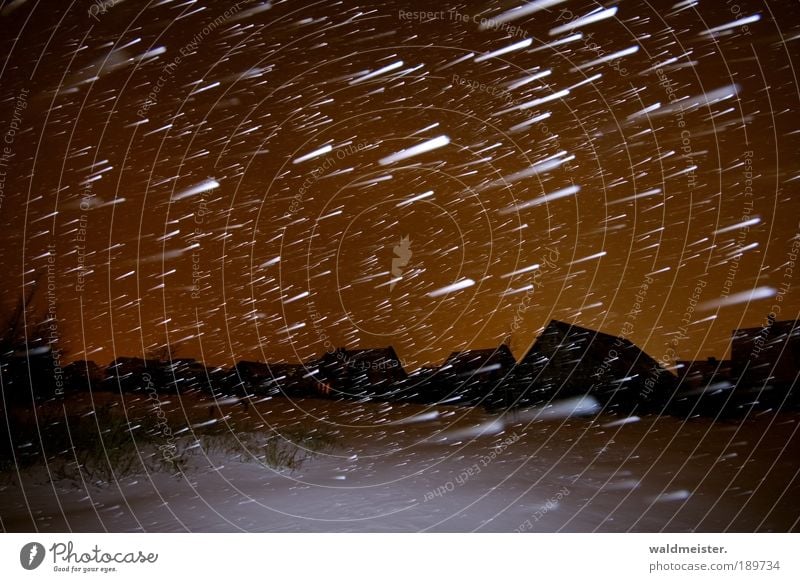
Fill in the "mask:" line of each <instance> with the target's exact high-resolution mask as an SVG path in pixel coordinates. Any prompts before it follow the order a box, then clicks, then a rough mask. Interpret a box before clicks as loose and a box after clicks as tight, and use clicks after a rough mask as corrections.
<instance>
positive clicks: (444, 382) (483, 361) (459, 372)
mask: <svg viewBox="0 0 800 582" xmlns="http://www.w3.org/2000/svg"><path fill="white" fill-rule="evenodd" d="M516 363H517V361H516V359H514V355H513V354H512V353H511V350H510V349H509V348H508V346H507V345H505V344H501V345H500V346H498V347H497V348H490V349H478V350H467V351H464V352H453V353H451V354H450V355H449V356H448V357H447V359H446V360H445V361H444V363H443V364H442V365H441V366H440V367H439V370H438V374H436V375H435V376H433V377H432V378H431V380H432V381H431V382H429V383H428V386H427V392H428V394H427V395H426V396H427V398H426V400H428V401H429V402H447V403H453V404H463V405H470V406H472V405H476V404H488V403H487V400H491V401H503V400H504V398H505V395H506V390H505V381H506V379H507V377H508V376H509V374H510V373H511V371H512V370H513V368H514V366H515V365H516Z"/></svg>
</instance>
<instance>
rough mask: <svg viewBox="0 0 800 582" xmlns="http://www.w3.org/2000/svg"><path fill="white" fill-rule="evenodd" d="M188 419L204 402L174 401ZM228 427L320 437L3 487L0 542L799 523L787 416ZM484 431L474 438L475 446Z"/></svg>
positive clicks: (258, 416) (346, 410) (354, 410)
mask: <svg viewBox="0 0 800 582" xmlns="http://www.w3.org/2000/svg"><path fill="white" fill-rule="evenodd" d="M169 406H171V407H172V408H171V412H170V416H169V418H170V422H171V423H173V424H174V423H176V422H177V421H176V420H175V417H176V414H178V413H180V414H183V415H184V418H190V421H196V419H192V418H191V417H192V415H194V414H195V413H194V412H192V411H193V410H199V412H198V413H197V417H198V418H203V416H202V415H206V416H205V418H208V416H207V411H203V410H202V406H203V404H202V403H200V404H198V403H196V402H191V401H183V399H182V401H181V402H180V403H170V404H169ZM228 408H229V410H230V416H229V417H228V418H227V419H226V420H225V422H231V423H234V422H235V423H237V430H240V431H241V430H243V427H245V426H247V427H250V428H252V427H260V428H261V430H263V426H264V425H265V424H267V425H270V426H275V427H278V428H279V429H280V428H290V427H296V426H298V425H301V424H302V425H305V426H314V427H321V428H323V429H324V430H326V431H328V432H331V433H336V434H337V438H338V441H337V445H336V447H335V448H334V449H333V450H332V451H330V452H328V453H325V454H320V455H317V456H316V457H314V458H311V459H309V460H308V461H307V462H306V463H305V464H303V466H302V467H301V468H300V469H298V470H295V471H287V470H284V471H275V470H273V469H270V468H267V467H265V466H262V465H259V464H257V463H254V462H242V461H241V460H237V459H234V458H224V457H222V456H220V454H219V453H216V454H215V455H213V456H209V457H206V456H205V455H202V454H199V455H196V456H195V457H193V459H192V460H191V462H190V465H189V467H188V468H187V470H186V472H185V474H184V475H183V476H180V475H179V476H171V475H168V474H165V473H155V474H151V475H149V476H148V475H145V474H142V475H139V476H136V477H126V478H124V479H122V480H121V481H120V483H119V484H118V485H113V484H112V485H106V486H96V485H91V486H86V487H83V486H82V485H79V484H75V483H73V482H67V481H60V482H56V483H55V484H54V485H51V484H49V483H48V482H47V479H46V478H45V476H44V474H43V473H42V471H41V470H38V471H27V472H26V473H24V474H23V480H22V482H23V486H22V487H21V488H20V487H19V485H18V483H17V482H16V479H15V477H14V476H13V475H12V476H8V475H7V476H5V478H4V479H3V480H2V481H0V519H2V528H3V529H4V530H6V531H20V530H28V531H32V530H34V529H35V530H38V531H67V530H72V531H105V530H107V531H141V530H144V531H273V532H289V531H296V532H329V531H366V532H378V531H406V532H416V531H484V532H509V531H543V532H553V531H581V532H586V531H662V530H663V531H724V530H728V531H762V530H763V531H787V530H792V529H797V528H798V521H797V520H798V516H800V505H798V503H797V498H798V494H800V484H798V480H797V473H798V468H800V446H798V441H800V437H799V436H798V435H797V427H798V417H797V416H788V415H778V416H773V415H769V414H765V415H763V416H761V417H759V418H755V419H751V420H747V421H743V422H742V421H739V422H716V423H713V422H711V421H710V420H708V419H694V420H691V421H688V422H683V421H681V420H679V419H675V418H670V417H666V418H655V417H644V418H641V419H637V418H635V417H634V418H630V419H622V418H620V417H615V416H607V417H606V416H603V417H600V418H597V419H592V420H590V419H586V418H559V417H558V416H559V415H554V417H552V418H548V419H544V420H543V419H542V418H541V417H540V418H539V420H536V421H534V422H530V421H529V419H530V418H532V415H530V414H528V415H526V414H524V413H522V414H518V415H517V417H516V419H512V418H501V417H497V416H492V415H489V414H487V413H485V412H483V411H481V410H475V409H465V408H456V407H435V408H430V407H423V406H415V405H396V404H380V403H368V404H356V403H352V402H333V401H318V400H304V401H298V402H294V403H293V402H291V401H289V400H285V399H275V400H271V401H267V402H262V403H260V404H258V405H257V406H256V409H255V410H254V409H253V408H252V407H251V408H250V409H248V410H245V409H244V408H243V407H241V406H238V405H231V406H229V407H228ZM481 433H483V434H482V435H481Z"/></svg>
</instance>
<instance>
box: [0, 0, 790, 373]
mask: <svg viewBox="0 0 800 582" xmlns="http://www.w3.org/2000/svg"><path fill="white" fill-rule="evenodd" d="M523 5H525V6H526V8H525V9H524V10H522V12H525V14H517V13H515V12H513V10H514V9H516V8H517V7H519V6H523ZM535 8H538V10H534V9H535ZM420 11H435V13H433V14H427V15H423V14H421V12H420ZM423 16H424V18H422V17H423ZM737 18H738V20H737ZM592 21H594V22H592ZM481 22H484V24H483V25H482V24H481ZM798 48H800V5H799V4H798V3H797V2H794V1H789V0H785V1H778V2H757V1H743V0H741V1H740V0H732V1H729V2H725V1H722V0H713V1H712V0H699V2H691V1H688V2H687V1H683V2H677V3H676V1H675V0H669V1H659V2H650V3H648V2H640V1H637V0H626V1H623V2H613V1H612V2H608V3H603V4H599V3H595V2H582V1H573V0H570V1H565V2H556V1H546V0H538V1H537V2H532V3H528V4H526V3H523V2H520V0H511V1H506V0H499V1H492V2H468V3H450V2H445V3H441V4H440V3H431V2H422V1H405V2H399V1H398V2H370V1H360V0H352V1H350V0H346V1H342V2H327V1H319V2H304V1H283V2H271V3H269V2H260V1H252V0H247V1H244V2H240V3H239V4H234V3H227V2H223V1H215V2H211V1H208V0H197V1H170V0H161V1H153V2H145V1H136V0H125V1H122V2H113V1H108V2H105V3H102V2H99V0H98V2H97V3H91V2H87V1H81V2H41V1H36V0H27V1H26V0H11V1H6V2H3V3H2V8H1V9H0V55H2V56H1V57H0V62H2V67H1V68H0V83H1V87H2V93H1V94H0V98H1V100H0V132H2V137H1V139H2V143H0V195H1V197H0V238H1V239H2V243H1V244H0V266H2V272H3V278H2V301H3V308H4V310H5V311H8V310H9V309H10V308H11V307H13V305H14V304H15V302H16V301H17V299H18V298H19V297H20V296H21V295H22V293H23V289H26V288H27V289H29V288H30V287H31V286H32V285H37V292H36V294H35V295H33V304H32V305H31V306H30V307H29V314H30V315H29V322H33V321H35V320H36V317H37V315H36V314H37V313H39V314H40V313H43V312H45V311H47V310H48V309H49V310H50V312H51V313H54V314H55V316H56V320H57V326H56V327H57V338H58V339H57V348H58V349H60V350H63V352H64V353H65V354H66V356H67V359H91V360H95V361H97V362H99V363H102V364H105V363H108V362H110V361H111V360H113V359H114V358H115V357H117V356H122V355H126V356H140V357H141V356H142V355H143V354H144V353H146V352H147V351H149V350H152V349H153V348H155V347H158V346H163V345H166V344H169V345H172V346H173V347H174V348H175V351H174V353H173V356H178V357H195V358H198V359H201V360H203V361H206V362H209V363H213V364H216V365H226V366H227V365H231V364H233V363H234V362H236V361H237V360H239V359H243V358H244V359H256V360H262V361H263V360H268V361H279V360H284V361H304V360H307V359H310V358H312V357H315V356H319V355H321V354H322V353H324V352H325V351H326V349H331V348H332V347H334V346H341V347H348V348H359V347H361V348H365V347H379V346H386V345H393V346H394V347H395V349H396V350H397V352H398V354H399V355H400V357H401V359H402V360H403V362H404V364H405V366H406V369H407V370H409V371H410V370H413V369H414V368H416V367H418V366H420V365H426V364H431V363H435V364H438V363H439V362H441V361H442V360H443V359H444V358H445V357H446V356H447V354H449V353H450V352H451V351H457V350H464V349H469V348H487V347H494V346H497V345H498V344H499V343H500V342H501V341H503V340H504V339H505V338H507V337H508V338H510V339H509V341H510V343H511V346H512V350H513V351H514V354H515V355H516V356H517V357H521V356H522V354H523V353H524V351H525V350H526V349H527V348H528V346H529V345H530V344H531V343H532V342H533V341H534V339H535V337H536V334H537V333H538V332H539V331H540V330H541V328H542V327H543V326H545V325H546V324H547V322H548V321H549V320H550V319H560V320H564V321H568V322H573V323H576V324H578V325H582V326H585V327H589V328H592V329H598V330H601V331H604V332H606V333H610V334H614V335H620V334H623V335H625V336H626V337H628V338H629V339H630V340H631V341H633V342H634V343H636V344H638V345H640V346H642V347H643V348H644V349H646V350H647V351H648V352H649V353H650V354H652V355H653V356H654V357H655V358H657V359H659V360H662V361H666V362H667V363H670V364H671V363H672V361H673V360H674V359H675V358H680V359H695V358H705V357H708V356H716V357H722V356H725V355H726V354H727V353H728V352H729V349H728V348H729V345H728V344H729V340H730V333H731V330H733V329H734V328H737V327H752V326H759V325H762V324H763V323H764V322H765V319H766V317H767V316H768V314H769V313H770V311H775V315H776V316H777V319H795V318H797V314H798V311H799V310H800V296H798V294H797V293H796V287H797V284H798V280H797V279H798V278H800V268H797V267H795V266H794V263H793V262H792V261H794V260H795V258H796V256H795V252H796V251H797V248H798V247H797V244H796V240H797V237H798V233H799V232H800V212H799V210H800V198H798V196H799V195H800V193H799V192H798V187H799V186H800V181H799V180H798V179H799V178H800V162H799V161H798V157H797V151H798V150H799V149H800V124H798V115H797V108H798V96H799V95H800V86H799V85H798V70H797V68H796V65H797V61H798V58H797V57H798ZM793 245H794V246H793ZM535 265H538V267H536V266H535Z"/></svg>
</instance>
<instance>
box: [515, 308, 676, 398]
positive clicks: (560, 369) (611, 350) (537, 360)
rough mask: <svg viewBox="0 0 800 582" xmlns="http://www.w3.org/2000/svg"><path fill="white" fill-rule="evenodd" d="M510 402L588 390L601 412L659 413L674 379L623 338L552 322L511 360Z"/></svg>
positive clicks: (671, 390) (579, 392) (555, 321)
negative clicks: (516, 360) (513, 364)
mask: <svg viewBox="0 0 800 582" xmlns="http://www.w3.org/2000/svg"><path fill="white" fill-rule="evenodd" d="M508 389H509V392H510V394H509V395H508V397H507V400H508V401H510V402H511V403H512V405H514V406H528V405H532V404H542V403H546V402H549V401H551V400H555V399H562V398H570V397H575V396H582V395H585V394H591V395H592V396H594V397H595V398H597V400H598V401H599V402H600V403H601V404H602V405H603V406H605V407H606V409H607V410H612V411H619V412H631V411H640V412H648V411H653V412H660V411H661V410H662V409H663V407H664V406H665V405H666V404H667V403H668V402H669V400H670V398H671V396H672V394H673V392H674V389H675V377H674V376H673V375H672V374H671V373H670V372H669V371H667V370H666V369H664V368H663V367H662V366H661V365H659V363H658V362H657V361H656V360H654V359H653V358H652V357H650V356H648V355H647V354H646V353H645V352H643V351H642V350H641V349H639V348H638V347H637V346H635V345H634V344H633V343H631V342H630V341H629V340H627V339H625V338H622V337H616V336H612V335H609V334H606V333H602V332H599V331H595V330H591V329H587V328H584V327H580V326H577V325H573V324H569V323H565V322H562V321H557V320H552V321H550V323H549V324H548V325H547V327H545V329H544V331H543V332H542V333H541V334H540V335H539V337H538V338H537V339H536V342H535V343H534V345H533V346H532V347H531V349H530V350H529V351H528V353H527V354H525V356H524V357H523V358H522V360H520V362H519V363H518V364H517V366H516V368H515V370H514V373H513V375H512V379H511V381H510V383H509V387H508Z"/></svg>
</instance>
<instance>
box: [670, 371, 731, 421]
mask: <svg viewBox="0 0 800 582" xmlns="http://www.w3.org/2000/svg"><path fill="white" fill-rule="evenodd" d="M675 367H676V369H677V372H678V389H677V391H676V393H675V396H674V398H673V400H672V401H671V402H670V406H669V412H670V413H673V414H676V415H679V416H687V415H701V416H714V415H717V414H719V413H720V412H721V411H722V410H723V409H724V408H725V407H726V403H727V402H728V399H729V397H730V395H731V391H732V389H733V387H734V383H735V378H734V376H733V365H732V361H731V360H718V359H716V358H708V359H706V360H694V361H692V360H678V361H677V362H675Z"/></svg>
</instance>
